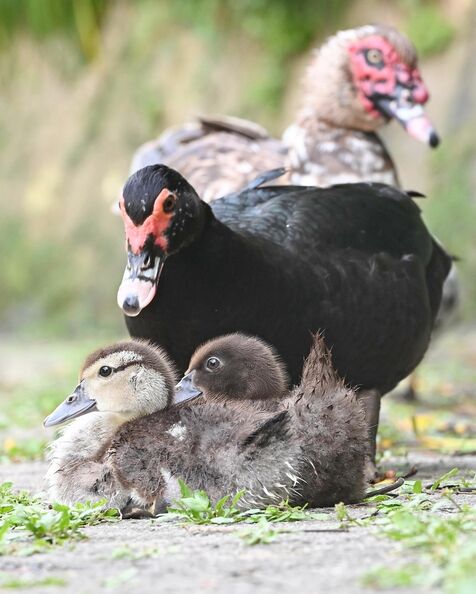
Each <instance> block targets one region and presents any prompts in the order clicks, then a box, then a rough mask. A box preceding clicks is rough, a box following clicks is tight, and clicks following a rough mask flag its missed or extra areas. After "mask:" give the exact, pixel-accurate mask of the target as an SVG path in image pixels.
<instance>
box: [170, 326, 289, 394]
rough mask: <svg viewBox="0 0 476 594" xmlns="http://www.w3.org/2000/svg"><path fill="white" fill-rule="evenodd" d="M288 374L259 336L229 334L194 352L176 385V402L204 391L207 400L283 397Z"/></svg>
mask: <svg viewBox="0 0 476 594" xmlns="http://www.w3.org/2000/svg"><path fill="white" fill-rule="evenodd" d="M288 381H289V380H288V376H287V373H286V371H285V368H284V365H283V363H282V362H281V360H280V359H279V357H278V355H277V353H276V352H275V351H274V350H273V348H272V347H271V346H269V345H268V344H267V343H265V342H264V341H262V340H260V339H259V338H255V337H251V336H245V335H244V334H238V333H237V334H228V335H225V336H220V337H219V338H215V339H213V340H210V341H209V342H207V343H205V344H203V345H202V346H200V347H199V348H198V349H197V350H196V351H195V353H194V354H193V356H192V358H191V360H190V365H189V367H188V371H187V373H186V375H185V376H184V377H183V378H182V380H181V381H180V382H179V384H178V385H177V386H176V388H175V397H174V402H183V401H185V400H190V399H191V398H195V397H197V396H200V395H201V394H203V396H204V398H205V399H206V400H221V401H224V400H232V399H235V400H266V399H270V398H280V397H283V396H284V395H285V394H286V392H287V387H288Z"/></svg>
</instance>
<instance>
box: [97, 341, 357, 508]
mask: <svg viewBox="0 0 476 594" xmlns="http://www.w3.org/2000/svg"><path fill="white" fill-rule="evenodd" d="M367 455H368V436H367V430H366V426H365V422H364V415H363V411H362V410H361V407H360V405H359V403H358V402H357V399H356V397H355V394H354V393H353V392H352V391H351V390H349V389H347V388H346V387H345V386H344V383H343V382H342V380H340V379H339V378H338V377H337V375H336V374H335V373H334V371H333V370H332V367H331V365H330V357H329V354H328V352H327V350H326V349H325V347H324V345H323V342H322V340H321V339H320V338H316V339H315V342H314V347H313V349H312V351H311V354H310V356H309V357H308V360H307V362H306V365H305V369H304V376H303V381H302V383H301V385H300V386H299V387H297V388H296V389H295V390H294V391H293V392H292V393H291V394H290V395H289V396H288V397H287V398H286V399H285V400H282V401H273V402H269V401H267V402H263V403H261V404H257V403H256V402H249V401H248V402H247V401H239V402H236V401H235V402H233V401H227V402H226V403H206V402H201V403H198V404H194V405H191V406H186V407H182V408H179V409H169V410H168V411H163V412H162V413H157V414H153V415H150V416H148V417H145V418H143V419H140V420H137V421H132V422H129V423H127V424H126V425H124V426H123V427H122V428H121V429H120V430H119V431H118V433H117V434H116V437H115V439H114V442H113V446H112V449H111V452H110V457H109V462H110V463H111V464H112V466H113V468H114V473H115V475H116V477H117V478H118V480H119V481H120V482H121V484H122V486H123V487H124V488H125V489H128V490H130V491H131V492H132V493H133V495H134V498H135V500H136V501H137V503H139V504H141V505H147V506H149V505H151V504H153V502H154V501H156V500H157V499H159V500H160V499H163V500H165V502H166V503H171V502H172V501H173V499H174V498H176V497H177V496H178V494H179V492H178V484H177V478H181V479H183V480H184V481H185V482H186V483H187V484H188V485H189V486H190V487H192V488H194V489H204V490H206V491H207V492H208V494H209V495H210V496H211V498H212V500H217V499H219V498H220V497H222V496H223V495H226V494H232V493H235V492H237V491H239V490H241V489H244V490H245V491H246V495H245V496H244V497H243V498H242V500H241V505H243V506H246V507H263V506H266V505H269V504H271V503H279V502H280V501H281V500H282V499H289V501H290V503H292V504H304V503H307V504H309V505H310V506H327V505H332V504H334V503H336V502H339V501H344V502H353V501H358V500H360V499H361V498H362V496H363V495H364V492H365V480H364V469H365V464H366V461H367Z"/></svg>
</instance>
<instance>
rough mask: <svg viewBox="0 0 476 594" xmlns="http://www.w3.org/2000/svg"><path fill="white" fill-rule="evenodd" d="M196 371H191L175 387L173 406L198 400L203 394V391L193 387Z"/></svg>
mask: <svg viewBox="0 0 476 594" xmlns="http://www.w3.org/2000/svg"><path fill="white" fill-rule="evenodd" d="M194 374H195V371H191V372H190V373H187V375H184V376H183V378H182V379H181V380H180V381H179V383H178V384H177V385H176V386H175V394H174V399H173V404H180V403H181V402H187V401H188V400H193V399H194V398H198V396H200V395H201V394H202V392H201V390H199V389H198V388H196V387H195V386H194V385H193V376H194Z"/></svg>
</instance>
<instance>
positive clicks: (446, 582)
mask: <svg viewBox="0 0 476 594" xmlns="http://www.w3.org/2000/svg"><path fill="white" fill-rule="evenodd" d="M457 475H458V471H457V469H452V470H451V471H449V472H447V473H446V474H444V475H443V476H441V477H440V478H438V479H437V480H436V481H434V482H433V484H432V485H431V487H430V488H429V489H425V488H424V487H423V485H422V483H421V481H408V482H407V484H406V485H405V488H404V489H402V491H403V493H402V495H401V497H399V498H398V499H395V498H389V497H386V496H378V497H375V498H373V505H374V506H375V508H374V511H371V512H370V514H369V515H368V516H367V517H365V518H364V519H355V518H353V517H352V515H351V513H350V512H349V510H348V508H346V507H345V506H344V505H342V504H339V505H338V506H336V515H337V519H338V520H339V521H340V523H341V526H343V527H344V526H359V527H370V528H371V529H372V530H374V531H375V534H377V535H378V536H380V537H386V538H388V539H390V540H392V541H395V542H399V543H401V544H402V546H403V547H404V550H405V551H406V552H408V554H409V556H411V557H412V561H411V562H402V563H401V564H400V565H399V566H397V567H394V568H388V567H387V566H385V567H375V568H373V569H372V570H371V571H369V572H368V573H367V574H366V575H365V576H364V577H363V582H364V584H365V585H368V586H372V587H373V588H377V589H386V588H392V587H410V586H424V587H426V588H432V587H436V586H441V587H442V590H443V592H445V594H453V593H459V594H465V593H466V592H467V593H468V594H469V592H472V591H473V590H471V588H472V587H474V581H473V580H474V566H475V565H474V564H475V561H476V508H475V507H474V506H471V505H467V504H460V503H458V502H457V501H456V500H455V498H454V490H455V489H457V488H458V487H462V486H466V485H467V484H468V481H467V480H465V479H459V480H458V481H457V484H456V485H455V477H456V476H457ZM448 482H451V484H453V485H454V487H453V488H451V489H450V488H443V490H442V492H441V496H438V497H436V496H435V491H436V490H437V489H441V488H442V487H444V485H445V484H447V483H448ZM472 485H474V486H475V487H476V483H474V482H473V483H472ZM370 501H372V500H370ZM442 511H444V512H445V513H441V512H442Z"/></svg>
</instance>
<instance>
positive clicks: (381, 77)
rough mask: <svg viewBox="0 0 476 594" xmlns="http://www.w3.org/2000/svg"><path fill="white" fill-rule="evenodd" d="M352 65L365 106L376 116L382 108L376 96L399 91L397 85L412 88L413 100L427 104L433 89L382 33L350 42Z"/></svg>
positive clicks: (393, 93) (389, 94)
mask: <svg viewBox="0 0 476 594" xmlns="http://www.w3.org/2000/svg"><path fill="white" fill-rule="evenodd" d="M349 53H350V68H351V72H352V76H353V78H354V82H355V84H356V86H357V90H358V96H359V99H360V101H361V102H362V104H363V106H364V108H365V110H366V111H367V112H368V113H370V114H371V115H373V116H375V117H380V116H381V112H380V111H379V110H378V109H377V108H376V106H375V104H374V102H373V101H372V97H374V96H377V95H380V96H381V95H385V96H388V97H394V96H396V95H397V87H405V89H408V93H409V97H408V99H410V100H411V101H412V102H413V103H419V104H424V103H426V102H427V101H428V99H429V93H428V90H427V88H426V86H425V85H424V83H423V81H422V78H421V75H420V72H419V70H418V68H411V67H410V66H408V65H407V64H405V62H403V61H402V59H401V58H400V56H399V55H398V53H397V52H396V50H395V48H394V47H393V46H392V45H391V44H390V43H389V42H388V41H387V40H386V39H385V38H384V37H381V36H379V35H372V36H370V37H366V38H364V39H359V40H358V41H356V42H354V43H352V44H350V45H349Z"/></svg>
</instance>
